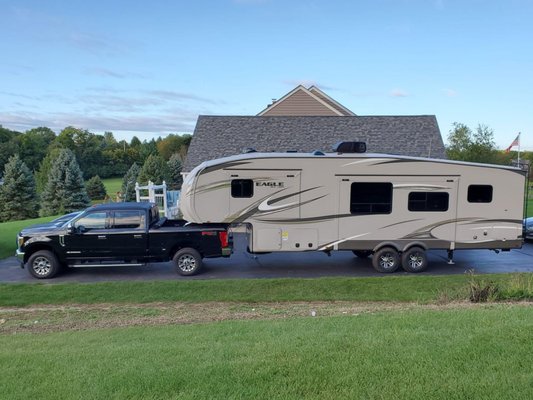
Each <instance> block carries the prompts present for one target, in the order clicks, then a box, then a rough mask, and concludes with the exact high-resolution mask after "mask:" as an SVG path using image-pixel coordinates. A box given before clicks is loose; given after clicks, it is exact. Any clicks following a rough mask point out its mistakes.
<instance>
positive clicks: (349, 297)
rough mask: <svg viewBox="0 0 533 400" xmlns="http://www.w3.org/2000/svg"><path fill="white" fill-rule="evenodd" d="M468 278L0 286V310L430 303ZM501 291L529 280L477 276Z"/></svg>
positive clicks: (463, 293) (518, 288)
mask: <svg viewBox="0 0 533 400" xmlns="http://www.w3.org/2000/svg"><path fill="white" fill-rule="evenodd" d="M471 279H472V278H470V277H468V276H464V275H450V276H427V275H424V276H421V275H418V276H417V275H407V276H383V277H373V278H319V279H291V278H284V279H227V280H194V281H193V280H179V281H149V282H103V283H61V284H50V283H27V284H0V306H28V305H37V304H72V303H78V304H94V303H150V302H174V301H184V302H191V303H194V302H209V301H217V302H237V301H238V302H283V301H341V300H346V301H365V302H368V301H390V302H420V303H430V302H435V301H439V300H441V299H442V300H447V301H449V300H450V299H452V300H453V299H462V300H464V299H467V298H468V284H469V280H471ZM475 279H476V280H477V281H478V282H480V283H481V285H480V286H481V287H483V286H484V283H486V282H489V281H492V282H495V283H496V284H497V285H499V287H500V288H501V290H500V292H499V296H500V297H499V298H501V299H508V298H512V299H532V298H533V274H501V275H480V276H478V277H476V278H475Z"/></svg>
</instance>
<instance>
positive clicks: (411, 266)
mask: <svg viewBox="0 0 533 400" xmlns="http://www.w3.org/2000/svg"><path fill="white" fill-rule="evenodd" d="M427 267H428V257H427V255H426V252H425V251H424V249H422V248H420V247H411V248H410V249H409V250H407V251H406V252H404V253H403V254H402V268H403V269H404V270H405V271H407V272H422V271H424V270H425V269H426V268H427Z"/></svg>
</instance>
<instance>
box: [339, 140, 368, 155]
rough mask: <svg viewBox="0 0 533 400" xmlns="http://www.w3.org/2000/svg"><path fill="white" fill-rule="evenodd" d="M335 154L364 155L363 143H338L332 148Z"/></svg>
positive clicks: (364, 147)
mask: <svg viewBox="0 0 533 400" xmlns="http://www.w3.org/2000/svg"><path fill="white" fill-rule="evenodd" d="M333 151H334V152H335V153H365V152H366V143H365V142H339V143H337V144H336V145H335V146H333Z"/></svg>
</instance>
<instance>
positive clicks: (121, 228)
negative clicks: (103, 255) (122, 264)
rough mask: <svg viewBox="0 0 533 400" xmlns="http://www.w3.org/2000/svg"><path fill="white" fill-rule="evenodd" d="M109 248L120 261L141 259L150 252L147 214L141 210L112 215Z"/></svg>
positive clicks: (108, 238) (123, 211)
mask: <svg viewBox="0 0 533 400" xmlns="http://www.w3.org/2000/svg"><path fill="white" fill-rule="evenodd" d="M110 222H111V223H110V229H109V232H108V235H107V243H108V246H109V247H110V248H111V249H112V255H113V258H116V259H120V260H132V259H139V258H142V257H145V256H146V253H147V251H148V235H147V233H146V217H145V212H144V211H141V210H120V211H114V212H112V213H111V215H110Z"/></svg>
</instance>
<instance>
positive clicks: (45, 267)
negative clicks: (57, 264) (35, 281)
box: [32, 257, 52, 276]
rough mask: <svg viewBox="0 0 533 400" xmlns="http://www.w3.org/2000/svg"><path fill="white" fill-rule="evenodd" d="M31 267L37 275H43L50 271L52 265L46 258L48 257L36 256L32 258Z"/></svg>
mask: <svg viewBox="0 0 533 400" xmlns="http://www.w3.org/2000/svg"><path fill="white" fill-rule="evenodd" d="M32 268H33V270H34V271H35V273H36V274H37V275H40V276H44V275H47V274H48V273H50V269H51V268H52V265H51V264H50V260H48V258H46V257H37V258H36V259H35V260H33V265H32Z"/></svg>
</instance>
